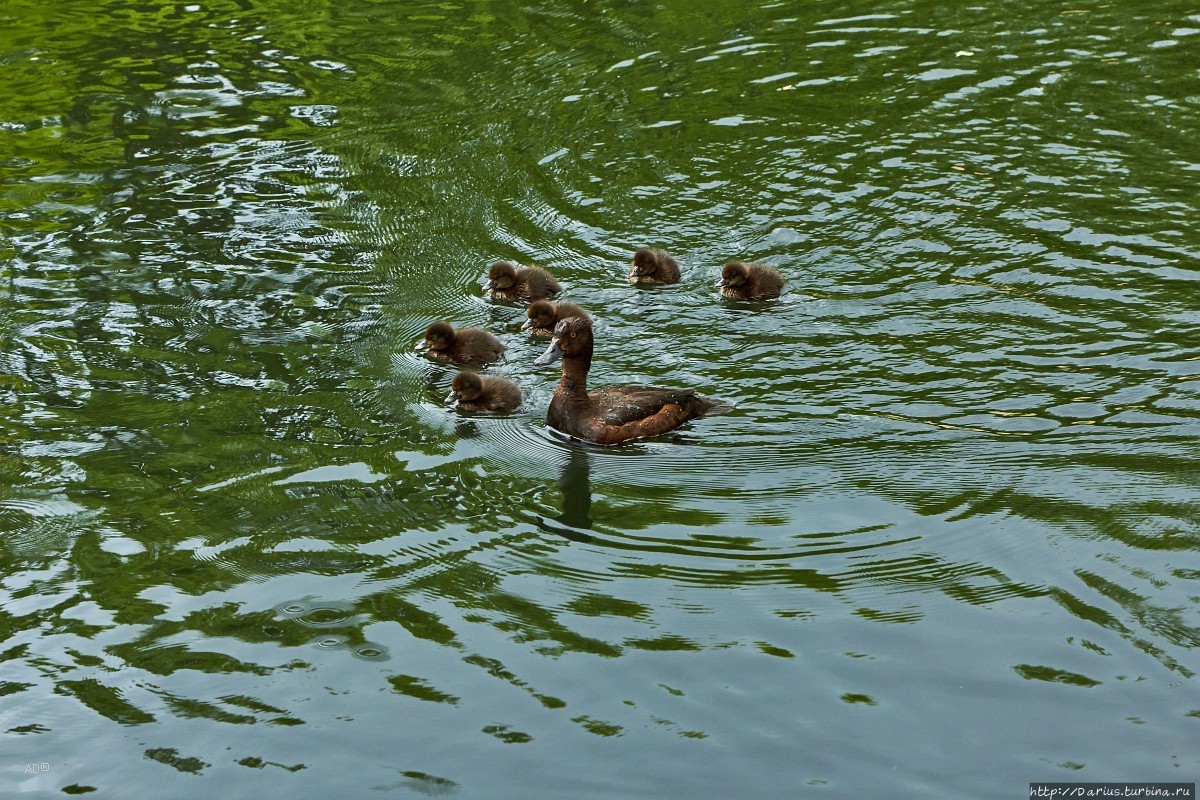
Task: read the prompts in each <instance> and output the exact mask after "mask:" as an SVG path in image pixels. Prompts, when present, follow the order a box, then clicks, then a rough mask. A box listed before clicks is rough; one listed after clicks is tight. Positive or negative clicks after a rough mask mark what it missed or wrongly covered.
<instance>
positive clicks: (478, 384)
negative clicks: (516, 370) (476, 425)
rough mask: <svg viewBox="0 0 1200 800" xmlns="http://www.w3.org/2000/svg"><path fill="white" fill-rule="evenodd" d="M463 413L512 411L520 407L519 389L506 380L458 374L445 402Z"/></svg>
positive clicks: (489, 376)
mask: <svg viewBox="0 0 1200 800" xmlns="http://www.w3.org/2000/svg"><path fill="white" fill-rule="evenodd" d="M451 401H453V402H454V407H455V408H459V409H461V410H463V411H501V412H507V411H514V410H516V408H517V406H519V405H521V387H519V386H517V385H516V384H515V383H513V382H512V381H510V380H509V379H508V378H497V377H494V376H491V375H479V374H478V373H475V372H460V373H458V374H457V375H455V376H454V383H453V384H451V386H450V395H449V396H448V397H447V398H446V402H447V403H449V402H451Z"/></svg>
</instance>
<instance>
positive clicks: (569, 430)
mask: <svg viewBox="0 0 1200 800" xmlns="http://www.w3.org/2000/svg"><path fill="white" fill-rule="evenodd" d="M592 347H593V341H592V321H591V320H590V319H588V318H586V317H568V318H567V319H564V320H563V321H562V322H560V323H558V324H557V325H556V326H555V327H554V338H553V339H551V340H550V346H549V347H548V348H546V352H545V353H543V354H542V355H541V356H539V357H538V358H537V359H536V360H535V361H534V362H533V363H535V364H538V365H542V366H544V365H546V364H552V363H554V362H555V361H557V360H558V359H560V358H561V359H562V362H563V363H562V378H561V379H560V380H559V382H558V389H556V390H555V392H554V397H553V398H552V399H551V400H550V410H549V411H548V412H547V413H546V424H548V425H549V426H550V427H551V428H554V429H555V430H558V431H561V432H563V433H565V434H567V435H569V436H574V437H575V438H576V439H583V440H585V441H588V442H595V443H596V444H605V445H607V444H619V443H620V442H626V441H629V440H630V439H643V438H646V437H649V436H658V435H660V434H663V433H666V432H667V431H670V430H674V429H675V428H677V427H679V426H680V425H682V424H683V423H684V422H687V421H688V420H689V419H695V418H696V417H701V416H704V415H705V414H709V413H722V412H724V411H728V410H729V406H728V405H726V404H725V403H723V402H721V401H720V400H714V399H711V398H708V397H702V396H701V395H698V394H696V393H695V391H693V390H691V389H658V388H655V387H653V386H634V385H624V386H606V387H604V388H603V389H596V390H595V391H593V392H589V391H588V390H587V374H588V369H589V368H590V367H591V365H592Z"/></svg>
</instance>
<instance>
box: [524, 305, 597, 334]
mask: <svg viewBox="0 0 1200 800" xmlns="http://www.w3.org/2000/svg"><path fill="white" fill-rule="evenodd" d="M525 314H526V315H527V316H528V317H529V319H527V320H525V324H524V325H522V326H521V330H523V331H525V330H527V331H529V332H530V333H532V334H533V335H534V336H553V335H554V326H555V325H557V324H558V323H559V322H560V321H562V320H564V319H566V318H567V317H586V316H587V312H586V311H584V310H583V309H582V308H580V307H579V306H577V305H575V304H574V303H551V302H550V301H549V300H538V301H536V302H534V303H531V304H530V305H529V308H527V309H526V310H525Z"/></svg>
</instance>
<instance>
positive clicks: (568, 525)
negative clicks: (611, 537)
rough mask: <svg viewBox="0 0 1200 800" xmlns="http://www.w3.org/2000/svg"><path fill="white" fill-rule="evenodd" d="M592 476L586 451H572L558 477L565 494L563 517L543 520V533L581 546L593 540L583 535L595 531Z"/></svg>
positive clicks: (561, 515) (541, 524)
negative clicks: (549, 533)
mask: <svg viewBox="0 0 1200 800" xmlns="http://www.w3.org/2000/svg"><path fill="white" fill-rule="evenodd" d="M590 475H591V464H590V462H589V460H588V453H587V451H586V450H584V449H582V448H573V449H572V450H571V453H570V455H569V456H568V457H567V460H566V461H565V462H564V463H563V468H562V474H561V475H559V477H558V488H559V489H560V490H561V491H562V513H561V514H559V515H558V516H557V517H555V518H554V519H553V520H550V519H546V518H542V519H540V520H539V525H540V526H541V528H542V529H543V530H546V531H549V532H551V533H557V534H559V535H560V536H565V537H567V538H568V539H574V540H575V541H579V542H590V541H591V540H592V537H591V536H589V535H588V534H586V533H583V531H586V530H591V528H592V517H591V512H592V487H591V479H590Z"/></svg>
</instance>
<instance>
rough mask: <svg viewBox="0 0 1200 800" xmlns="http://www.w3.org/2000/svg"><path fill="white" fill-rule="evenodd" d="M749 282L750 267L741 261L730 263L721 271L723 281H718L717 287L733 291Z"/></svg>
mask: <svg viewBox="0 0 1200 800" xmlns="http://www.w3.org/2000/svg"><path fill="white" fill-rule="evenodd" d="M748 280H750V267H748V266H747V265H745V264H743V263H742V262H741V261H730V262H729V263H728V264H726V265H725V268H724V269H722V270H721V280H719V281H717V286H720V287H722V288H731V289H732V288H735V287H737V286H741V285H742V284H744V283H745V282H746V281H748Z"/></svg>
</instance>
